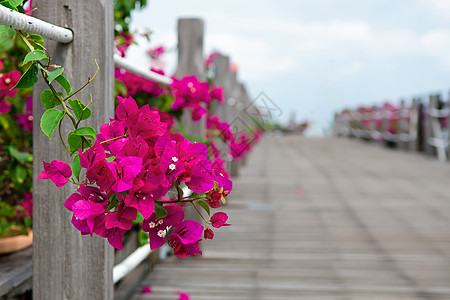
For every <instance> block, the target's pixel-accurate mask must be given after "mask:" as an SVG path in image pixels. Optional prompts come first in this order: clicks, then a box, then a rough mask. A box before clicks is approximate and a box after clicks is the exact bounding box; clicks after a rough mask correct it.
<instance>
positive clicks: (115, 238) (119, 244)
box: [106, 227, 126, 250]
mask: <svg viewBox="0 0 450 300" xmlns="http://www.w3.org/2000/svg"><path fill="white" fill-rule="evenodd" d="M125 231H126V230H124V229H120V228H117V227H114V228H112V229H109V230H107V231H106V238H107V239H108V242H109V244H110V245H111V246H113V247H114V248H116V249H119V250H122V249H123V241H122V240H123V235H124V234H125Z"/></svg>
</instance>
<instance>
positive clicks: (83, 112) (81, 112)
mask: <svg viewBox="0 0 450 300" xmlns="http://www.w3.org/2000/svg"><path fill="white" fill-rule="evenodd" d="M67 102H69V104H70V106H71V107H72V109H73V112H74V113H75V116H76V117H77V119H78V120H80V119H81V120H86V119H88V118H89V117H90V116H91V114H92V112H91V110H90V108H88V107H87V106H86V105H84V104H83V103H81V101H80V100H78V99H75V100H72V99H69V100H68V101H67Z"/></svg>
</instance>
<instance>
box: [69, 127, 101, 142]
mask: <svg viewBox="0 0 450 300" xmlns="http://www.w3.org/2000/svg"><path fill="white" fill-rule="evenodd" d="M70 134H72V135H79V136H84V137H87V138H90V139H92V140H94V141H95V139H96V137H97V132H95V129H94V128H92V127H80V128H78V129H77V130H75V131H72V132H71V133H70ZM70 134H69V135H70Z"/></svg>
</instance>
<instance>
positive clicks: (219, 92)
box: [210, 86, 225, 103]
mask: <svg viewBox="0 0 450 300" xmlns="http://www.w3.org/2000/svg"><path fill="white" fill-rule="evenodd" d="M210 95H211V98H213V99H216V100H217V101H218V102H220V103H223V102H225V98H224V97H223V88H222V87H219V86H216V87H214V88H213V89H212V90H211V93H210Z"/></svg>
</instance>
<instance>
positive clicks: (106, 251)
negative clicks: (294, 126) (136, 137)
mask: <svg viewBox="0 0 450 300" xmlns="http://www.w3.org/2000/svg"><path fill="white" fill-rule="evenodd" d="M34 5H36V3H34ZM38 5H39V9H38V10H36V11H35V12H34V15H35V17H36V18H33V19H32V20H31V19H28V18H30V17H28V16H24V15H20V16H18V15H19V14H16V13H14V16H12V17H11V16H9V15H8V14H9V13H10V12H8V11H4V9H3V6H0V9H2V10H3V13H4V14H5V16H6V17H4V18H3V19H2V16H1V10H0V24H4V25H7V26H10V25H13V26H12V27H13V28H14V29H20V30H24V31H26V32H27V31H30V32H35V33H38V34H42V35H43V36H44V37H45V38H49V39H52V40H46V49H47V50H48V52H49V53H50V54H51V55H52V60H53V62H54V63H56V64H58V65H62V66H64V68H65V74H67V75H66V76H67V77H68V79H69V80H70V81H71V83H72V84H73V85H74V86H81V85H82V84H83V83H84V82H85V81H86V79H87V77H88V76H89V75H91V74H94V72H95V64H94V60H95V59H96V60H97V61H98V64H99V66H100V71H99V75H98V76H97V78H96V80H95V83H94V84H91V85H89V86H88V87H87V88H86V89H85V90H83V91H82V92H81V93H80V94H79V95H78V97H80V98H84V97H88V95H89V94H92V97H93V99H95V100H94V102H93V103H92V105H91V108H92V112H93V114H92V116H91V118H90V120H89V124H88V125H89V126H92V127H94V128H96V129H97V130H98V129H99V126H100V123H106V122H107V120H108V118H110V117H112V116H113V109H114V107H113V106H114V101H113V96H114V93H113V90H114V75H113V74H114V66H117V67H120V68H125V69H127V70H128V71H130V72H132V73H135V74H137V75H138V76H142V77H144V78H147V79H149V80H153V81H156V82H159V83H161V84H170V83H171V81H172V79H171V78H169V77H165V76H161V75H159V74H156V73H153V72H150V71H143V70H142V69H139V68H137V67H136V66H133V65H132V64H130V63H128V62H127V60H125V59H123V58H121V57H114V56H113V48H114V44H113V28H114V24H113V5H112V1H108V0H89V1H84V0H70V1H60V0H49V1H39V3H38ZM11 18H12V19H11ZM16 18H21V20H20V22H19V21H17V22H16V21H14V22H12V21H11V20H16ZM22 19H23V20H22ZM24 20H25V21H24ZM44 21H45V22H44ZM30 23H32V24H30ZM20 24H25V26H22V25H20ZM28 25H32V26H28ZM56 25H59V26H56ZM20 26H22V27H20ZM55 28H57V30H58V34H54V33H55V32H54V31H53V30H54V29H55ZM66 28H69V29H70V30H68V29H66ZM55 30H56V29H55ZM72 32H73V36H70V37H69V39H68V37H67V36H66V35H67V34H68V33H70V34H72ZM61 35H62V36H61ZM63 43H64V44H63ZM203 54H204V53H203V21H202V20H200V19H180V20H179V24H178V68H177V72H176V75H177V77H181V76H183V75H197V76H198V77H199V78H200V79H204V78H205V66H204V56H203ZM229 66H230V63H229V58H228V57H227V56H221V55H219V56H217V57H216V58H215V74H216V75H215V78H214V82H215V84H216V85H220V86H223V87H224V93H225V97H226V99H227V101H226V103H224V104H219V103H215V104H213V106H212V113H213V114H218V115H219V116H220V118H221V119H222V120H224V121H227V122H229V123H233V121H234V120H235V119H236V118H239V119H241V120H244V123H246V124H252V123H251V120H250V116H249V114H248V113H247V112H245V111H244V110H245V109H246V108H247V107H248V106H249V105H250V100H249V99H250V97H249V96H248V94H247V92H246V89H245V87H244V86H243V84H241V83H239V81H238V80H237V73H236V71H233V70H230V67H229ZM44 89H45V86H44V84H43V83H42V82H40V83H38V84H37V85H36V86H35V87H34V89H33V99H34V100H33V104H34V105H33V114H34V116H35V118H34V120H35V123H34V135H33V145H34V148H33V156H34V164H33V168H34V171H33V199H34V206H33V211H34V215H33V230H34V244H33V277H32V282H33V284H32V287H33V299H45V300H50V299H55V300H60V299H77V300H78V299H96V300H97V299H113V297H114V288H113V287H114V285H115V284H116V285H117V284H119V283H120V281H121V280H124V278H125V276H126V275H127V274H128V273H129V272H130V271H131V270H132V269H134V268H130V267H129V265H130V264H131V265H132V266H133V267H135V266H138V265H139V264H141V262H146V261H148V260H149V258H148V255H149V253H150V251H149V249H148V250H145V249H143V248H137V243H136V239H135V238H134V237H132V238H131V239H130V242H129V244H128V245H127V244H125V248H128V249H129V250H128V253H129V254H130V255H129V256H127V257H120V261H121V263H120V264H117V265H116V267H114V260H115V259H114V252H113V248H112V247H111V246H110V245H109V244H108V242H107V241H106V239H103V238H99V237H95V236H94V237H93V238H91V237H86V236H81V235H80V233H79V231H78V230H76V229H75V228H73V226H72V224H71V223H70V220H71V217H70V214H69V212H68V211H67V210H66V209H65V208H64V206H63V205H62V203H63V202H64V200H65V199H66V198H67V196H68V195H70V194H71V193H72V192H73V189H74V187H73V186H70V185H69V184H68V185H66V186H65V187H64V188H56V187H55V186H54V184H53V183H51V182H47V181H39V182H37V181H36V178H37V176H38V174H39V172H40V170H41V168H42V161H52V160H54V159H58V160H64V159H65V158H66V153H65V151H64V149H63V148H62V146H60V145H58V143H53V142H52V141H49V140H48V139H47V138H46V137H45V136H44V135H43V133H42V132H41V131H40V127H39V120H40V116H41V115H42V114H43V112H44V108H43V107H42V104H41V103H40V100H39V99H40V97H39V96H40V94H41V92H42V91H43V90H44ZM185 115H186V114H185ZM182 122H183V125H184V127H186V129H187V131H188V132H189V133H190V134H191V135H193V136H195V135H200V134H202V133H204V130H205V125H204V123H202V122H196V123H194V122H193V121H191V120H190V118H188V117H184V118H183V120H182ZM68 130H69V128H68V127H64V124H63V128H62V131H63V132H67V131H68ZM221 147H222V149H223V151H224V153H225V152H226V150H225V148H226V145H222V146H221ZM226 159H227V160H228V162H229V163H230V164H229V166H230V169H231V173H232V175H234V176H236V175H237V174H238V169H239V166H240V164H241V163H240V162H236V161H234V160H232V159H231V158H230V157H228V156H227V157H226ZM130 245H131V246H130ZM147 247H148V246H147ZM122 256H123V255H122ZM150 259H151V258H150ZM116 260H119V259H118V256H116ZM113 267H114V278H113ZM141 269H142V268H141ZM144 269H145V268H144ZM27 270H28V272H29V271H30V269H29V268H28V269H27ZM1 272H2V270H0V275H2V273H1ZM29 273H30V272H29ZM30 274H31V273H30ZM30 274H29V275H30ZM15 275H17V274H15ZM29 275H28V277H27V276H25V277H27V278H24V279H23V282H26V281H27V280H29ZM19 277H20V276H19ZM0 278H1V276H0ZM5 282H6V281H5ZM5 286H6V285H5ZM7 292H8V288H5V290H1V289H0V296H2V295H4V294H5V293H7ZM121 294H126V293H124V292H122V293H121Z"/></svg>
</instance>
